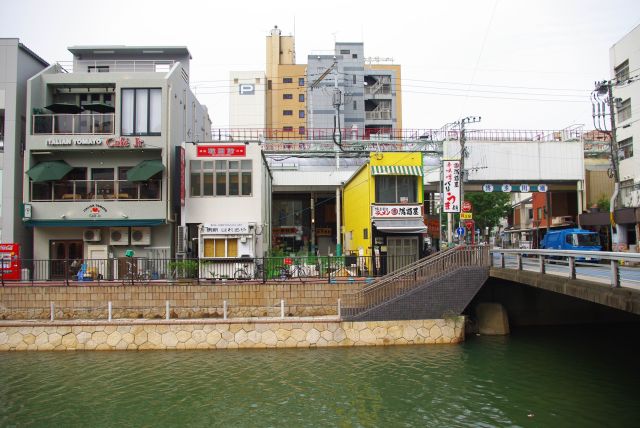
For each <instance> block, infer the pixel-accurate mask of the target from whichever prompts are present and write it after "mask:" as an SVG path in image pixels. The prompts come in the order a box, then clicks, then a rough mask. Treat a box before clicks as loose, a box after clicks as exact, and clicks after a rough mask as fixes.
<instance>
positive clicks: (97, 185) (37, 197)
mask: <svg viewBox="0 0 640 428" xmlns="http://www.w3.org/2000/svg"><path fill="white" fill-rule="evenodd" d="M30 195H31V198H30V200H31V202H50V201H59V202H74V201H79V200H81V201H82V200H84V201H87V200H89V201H93V200H120V201H159V200H160V198H161V195H162V180H147V181H142V182H133V181H126V180H60V181H48V182H43V183H36V182H32V183H31V193H30Z"/></svg>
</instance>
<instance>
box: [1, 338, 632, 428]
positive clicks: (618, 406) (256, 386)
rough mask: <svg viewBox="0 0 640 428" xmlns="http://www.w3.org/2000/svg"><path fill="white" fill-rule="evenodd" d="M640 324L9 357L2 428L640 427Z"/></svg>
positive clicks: (4, 356) (4, 362)
mask: <svg viewBox="0 0 640 428" xmlns="http://www.w3.org/2000/svg"><path fill="white" fill-rule="evenodd" d="M639 330H640V327H639V326H625V327H620V326H608V327H598V328H593V327H585V326H582V327H563V328H558V327H553V328H551V327H547V328H536V329H520V330H516V331H514V332H513V334H512V335H511V336H508V337H484V336H480V337H478V336H473V337H469V338H468V340H467V341H466V342H465V343H464V344H460V345H438V346H404V347H375V348H373V347H368V348H337V349H335V348H334V349H303V350H299V349H290V350H238V351H169V352H165V351H146V352H40V353H35V352H33V353H32V352H11V353H8V352H5V353H0V426H3V427H5V426H34V427H37V426H43V427H44V426H64V427H69V426H91V427H101V426H147V427H159V426H174V427H175V426H203V427H208V426H225V427H226V426H233V427H236V426H261V427H262V426H264V427H268V426H273V427H281V426H289V427H298V426H310V427H311V426H313V427H317V426H338V427H358V426H363V427H373V426H379V427H390V426H416V427H445V426H446V427H456V426H481V427H488V426H499V427H503V426H523V427H528V426H531V427H534V426H535V427H565V426H566V427H574V426H575V427H604V426H610V427H634V426H636V427H637V426H640V404H639V403H640V400H639V398H640V393H639V389H640V354H639V353H638V350H639V347H638V346H637V344H638V340H640V334H639Z"/></svg>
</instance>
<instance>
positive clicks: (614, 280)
mask: <svg viewBox="0 0 640 428" xmlns="http://www.w3.org/2000/svg"><path fill="white" fill-rule="evenodd" d="M611 286H612V287H615V288H618V287H620V270H619V269H618V261H617V260H611Z"/></svg>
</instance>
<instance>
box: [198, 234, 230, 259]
mask: <svg viewBox="0 0 640 428" xmlns="http://www.w3.org/2000/svg"><path fill="white" fill-rule="evenodd" d="M203 257H217V258H232V257H238V238H225V237H222V236H221V237H220V238H209V239H204V251H203Z"/></svg>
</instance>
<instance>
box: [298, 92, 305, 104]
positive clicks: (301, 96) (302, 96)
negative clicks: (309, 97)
mask: <svg viewBox="0 0 640 428" xmlns="http://www.w3.org/2000/svg"><path fill="white" fill-rule="evenodd" d="M298 101H300V102H301V103H303V102H304V94H298Z"/></svg>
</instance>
